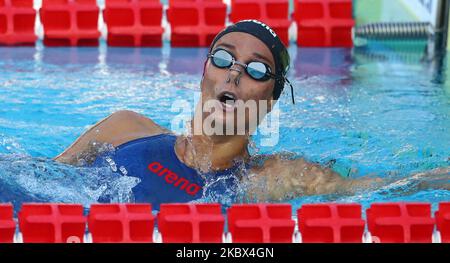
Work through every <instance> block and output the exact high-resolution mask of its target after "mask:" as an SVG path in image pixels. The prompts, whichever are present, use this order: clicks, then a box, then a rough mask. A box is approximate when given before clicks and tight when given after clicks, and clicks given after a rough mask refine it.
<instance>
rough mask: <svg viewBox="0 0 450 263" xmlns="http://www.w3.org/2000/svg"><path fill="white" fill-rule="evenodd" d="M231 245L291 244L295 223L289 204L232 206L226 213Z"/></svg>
mask: <svg viewBox="0 0 450 263" xmlns="http://www.w3.org/2000/svg"><path fill="white" fill-rule="evenodd" d="M227 215H228V231H229V232H230V233H231V236H232V241H233V243H249V242H252V243H272V242H276V243H291V242H292V239H293V234H294V227H295V221H294V220H293V219H292V207H291V205H289V204H252V205H232V206H231V207H230V208H229V209H228V212H227Z"/></svg>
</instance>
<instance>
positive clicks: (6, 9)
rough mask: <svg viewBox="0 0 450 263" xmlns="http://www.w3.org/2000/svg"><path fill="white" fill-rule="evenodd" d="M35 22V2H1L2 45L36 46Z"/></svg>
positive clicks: (0, 32) (0, 36)
mask: <svg viewBox="0 0 450 263" xmlns="http://www.w3.org/2000/svg"><path fill="white" fill-rule="evenodd" d="M35 20H36V10H34V9H33V0H0V45H8V46H20V45H24V46H30V45H31V46H32V45H34V43H35V42H36V39H37V36H36V35H35V34H34V23H35Z"/></svg>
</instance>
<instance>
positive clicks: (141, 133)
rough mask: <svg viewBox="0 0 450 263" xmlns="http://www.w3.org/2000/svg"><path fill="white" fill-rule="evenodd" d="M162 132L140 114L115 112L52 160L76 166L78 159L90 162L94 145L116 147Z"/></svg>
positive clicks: (93, 153)
mask: <svg viewBox="0 0 450 263" xmlns="http://www.w3.org/2000/svg"><path fill="white" fill-rule="evenodd" d="M164 132H167V130H165V129H164V128H162V127H160V126H159V125H157V124H156V123H154V122H153V121H151V120H150V119H148V118H146V117H145V116H143V115H141V114H138V113H136V112H133V111H128V110H121V111H117V112H115V113H113V114H111V115H109V116H108V117H106V118H104V119H103V120H101V121H99V122H97V123H96V124H95V125H94V126H92V127H91V128H89V130H87V131H86V132H85V133H84V134H82V135H81V136H80V137H79V138H77V139H76V140H75V142H74V143H72V145H70V146H69V147H68V148H67V149H66V150H64V151H63V152H62V153H61V154H59V155H58V156H56V157H55V158H53V160H55V161H58V162H62V163H67V164H72V165H75V164H77V163H78V162H79V160H80V159H87V161H92V159H93V158H95V156H96V154H97V150H98V146H96V145H95V144H105V143H106V144H111V145H113V146H118V145H120V144H122V143H125V142H128V141H131V140H134V139H137V138H141V137H145V136H151V135H156V134H161V133H164Z"/></svg>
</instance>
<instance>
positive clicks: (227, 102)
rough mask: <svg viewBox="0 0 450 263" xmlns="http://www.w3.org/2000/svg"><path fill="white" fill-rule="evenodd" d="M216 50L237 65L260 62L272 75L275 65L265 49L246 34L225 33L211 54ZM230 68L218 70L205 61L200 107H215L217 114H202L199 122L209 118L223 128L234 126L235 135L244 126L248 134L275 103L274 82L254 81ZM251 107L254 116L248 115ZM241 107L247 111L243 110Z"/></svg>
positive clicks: (237, 68) (238, 68)
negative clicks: (224, 53) (224, 52)
mask: <svg viewBox="0 0 450 263" xmlns="http://www.w3.org/2000/svg"><path fill="white" fill-rule="evenodd" d="M219 48H220V49H224V50H226V51H228V52H229V53H230V54H232V56H233V57H234V58H235V60H237V61H238V62H241V63H244V64H248V63H250V62H253V61H257V62H262V63H264V64H266V65H267V66H269V68H270V70H271V72H272V73H274V72H275V62H274V59H273V56H272V53H271V52H270V50H269V48H268V47H267V46H266V45H265V44H264V43H263V42H262V41H260V40H259V39H258V38H256V37H254V36H252V35H250V34H246V33H242V32H232V33H228V34H226V35H224V36H223V37H222V38H220V39H219V40H218V41H217V42H216V43H215V45H214V47H213V48H212V53H214V51H215V50H217V49H219ZM231 68H232V69H231V70H230V68H218V67H216V66H215V65H214V64H213V63H212V61H211V59H208V60H207V63H206V66H205V72H204V76H203V79H202V83H201V90H202V104H203V106H204V107H206V108H210V107H208V106H207V105H206V103H209V105H215V106H214V109H217V111H214V112H212V113H209V112H206V113H204V114H203V119H206V118H208V116H209V119H211V117H213V118H214V119H215V120H216V121H217V120H219V121H221V122H222V124H224V126H228V125H230V124H231V125H233V124H234V130H235V132H236V128H237V127H238V126H239V125H241V126H239V127H242V125H243V124H245V130H246V133H252V132H253V129H252V128H251V127H252V126H253V125H252V124H255V121H256V125H257V124H259V123H260V122H261V121H262V119H263V117H264V116H265V115H266V114H267V113H268V112H270V110H271V108H272V105H273V103H274V102H275V101H274V100H273V89H274V85H275V80H274V79H272V78H270V79H268V80H265V81H258V80H255V79H253V78H251V77H250V76H249V75H248V74H247V72H246V71H245V68H244V67H243V66H242V65H238V64H234V65H233V66H232V67H231ZM251 105H256V107H254V108H256V111H257V112H258V113H255V114H251V113H250V112H251V111H250V110H249V107H251ZM245 108H247V110H245V111H243V110H244V109H245ZM239 112H240V113H239ZM243 112H246V114H245V116H246V118H242V115H243V114H242V113H243ZM258 114H259V115H260V116H259V117H257V115H258ZM211 115H213V116H211ZM238 115H239V116H240V117H239V118H238ZM261 117H262V118H261ZM255 118H256V120H255ZM227 128H228V127H227ZM227 134H228V133H227Z"/></svg>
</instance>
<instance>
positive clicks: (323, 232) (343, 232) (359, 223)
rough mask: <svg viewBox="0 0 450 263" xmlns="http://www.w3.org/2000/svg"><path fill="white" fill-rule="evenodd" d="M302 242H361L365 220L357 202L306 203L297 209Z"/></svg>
mask: <svg viewBox="0 0 450 263" xmlns="http://www.w3.org/2000/svg"><path fill="white" fill-rule="evenodd" d="M297 218H298V221H297V222H298V227H299V231H300V233H301V235H302V242H303V243H316V242H320V243H361V242H362V241H363V234H364V226H365V222H364V220H363V219H362V217H361V205H359V204H309V205H308V204H306V205H303V206H302V207H301V209H298V210H297Z"/></svg>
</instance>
